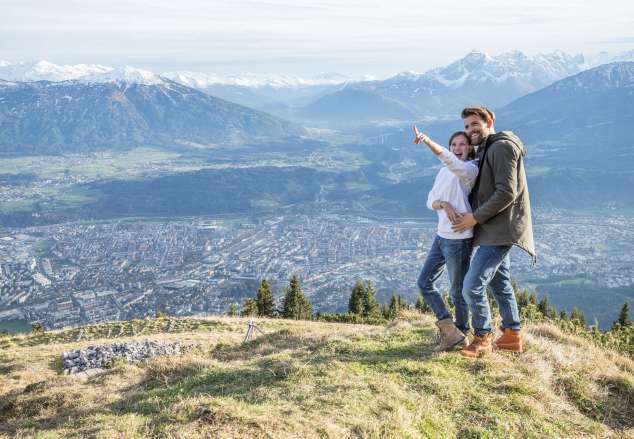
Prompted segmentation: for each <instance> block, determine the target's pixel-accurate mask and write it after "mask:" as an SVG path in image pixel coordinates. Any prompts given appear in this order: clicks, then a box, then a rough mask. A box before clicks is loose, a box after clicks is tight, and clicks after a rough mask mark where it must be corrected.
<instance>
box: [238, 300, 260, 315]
mask: <svg viewBox="0 0 634 439" xmlns="http://www.w3.org/2000/svg"><path fill="white" fill-rule="evenodd" d="M242 315H243V316H244V317H255V316H257V315H258V304H257V302H256V301H255V299H250V298H249V299H247V300H245V301H244V306H243V308H242Z"/></svg>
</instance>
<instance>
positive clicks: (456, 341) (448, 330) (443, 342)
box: [434, 318, 467, 352]
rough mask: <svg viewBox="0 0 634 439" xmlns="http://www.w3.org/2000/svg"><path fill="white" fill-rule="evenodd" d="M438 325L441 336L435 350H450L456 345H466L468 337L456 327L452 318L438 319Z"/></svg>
mask: <svg viewBox="0 0 634 439" xmlns="http://www.w3.org/2000/svg"><path fill="white" fill-rule="evenodd" d="M436 326H438V331H439V332H440V337H439V340H438V346H436V347H435V348H434V351H436V352H440V351H448V350H450V349H452V348H454V347H464V346H466V340H467V337H466V336H465V335H464V334H463V333H462V332H461V331H460V329H458V328H457V327H456V325H455V324H454V322H453V320H452V319H451V318H446V319H442V320H438V321H437V322H436Z"/></svg>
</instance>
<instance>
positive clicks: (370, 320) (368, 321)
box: [315, 313, 387, 325]
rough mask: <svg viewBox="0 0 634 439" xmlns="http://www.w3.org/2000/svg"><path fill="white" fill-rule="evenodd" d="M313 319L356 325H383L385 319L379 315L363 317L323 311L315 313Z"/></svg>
mask: <svg viewBox="0 0 634 439" xmlns="http://www.w3.org/2000/svg"><path fill="white" fill-rule="evenodd" d="M315 319H316V320H318V321H322V322H329V323H350V324H356V325H385V324H387V320H385V319H384V318H381V317H363V316H361V315H359V314H353V313H323V314H321V313H320V314H317V315H316V316H315Z"/></svg>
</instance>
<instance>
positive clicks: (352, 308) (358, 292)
mask: <svg viewBox="0 0 634 439" xmlns="http://www.w3.org/2000/svg"><path fill="white" fill-rule="evenodd" d="M365 296H366V291H365V287H364V286H363V283H362V282H361V281H360V280H358V281H357V282H356V283H355V284H354V287H353V288H352V294H350V299H349V300H348V312H349V313H351V314H358V315H362V314H363V311H364V309H365V304H364V302H365Z"/></svg>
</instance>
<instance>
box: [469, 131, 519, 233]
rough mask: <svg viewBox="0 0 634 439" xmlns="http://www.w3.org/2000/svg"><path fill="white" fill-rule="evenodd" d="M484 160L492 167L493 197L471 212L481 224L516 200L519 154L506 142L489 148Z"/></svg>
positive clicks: (497, 143)
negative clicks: (488, 161)
mask: <svg viewBox="0 0 634 439" xmlns="http://www.w3.org/2000/svg"><path fill="white" fill-rule="evenodd" d="M490 148H491V149H490V150H489V151H488V153H487V157H486V159H488V160H490V163H491V165H492V167H493V178H494V181H495V183H494V184H495V190H494V192H493V195H491V197H490V198H489V199H488V200H486V201H485V202H484V204H482V205H481V206H479V207H478V209H477V210H476V211H475V212H473V217H474V218H475V220H476V221H477V222H478V223H480V224H482V223H485V222H487V221H488V220H489V219H490V218H492V217H494V216H495V215H497V214H498V213H500V212H502V211H503V210H504V209H506V208H507V207H508V206H510V205H511V203H513V202H514V201H515V199H516V198H517V166H518V163H519V159H520V152H519V151H518V150H517V148H515V147H513V145H511V144H510V143H508V142H504V141H502V142H496V143H494V144H493V145H491V147H490Z"/></svg>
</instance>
